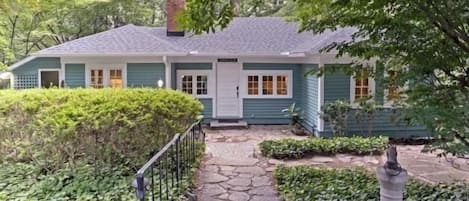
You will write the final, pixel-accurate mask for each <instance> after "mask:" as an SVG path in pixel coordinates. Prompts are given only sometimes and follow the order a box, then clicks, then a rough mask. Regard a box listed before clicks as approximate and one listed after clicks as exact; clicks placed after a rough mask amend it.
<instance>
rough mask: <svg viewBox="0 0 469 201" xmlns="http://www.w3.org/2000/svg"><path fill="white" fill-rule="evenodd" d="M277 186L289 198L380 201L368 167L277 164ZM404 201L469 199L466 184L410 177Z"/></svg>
mask: <svg viewBox="0 0 469 201" xmlns="http://www.w3.org/2000/svg"><path fill="white" fill-rule="evenodd" d="M274 177H275V179H276V180H277V187H278V189H279V191H280V194H281V195H282V196H283V197H284V198H285V199H286V200H304V201H313V200H350V201H352V200H379V184H378V181H377V180H376V178H375V176H374V175H372V174H371V173H370V172H368V171H367V170H365V169H362V168H355V169H326V168H318V167H312V166H295V167H286V166H278V167H277V168H276V169H275V171H274ZM404 197H405V200H412V201H413V200H415V201H417V200H428V201H430V200H454V201H457V200H467V198H468V197H469V186H468V185H467V184H452V185H444V184H438V185H430V184H425V183H421V182H417V181H414V180H411V181H409V182H408V184H407V186H406V191H405V194H404Z"/></svg>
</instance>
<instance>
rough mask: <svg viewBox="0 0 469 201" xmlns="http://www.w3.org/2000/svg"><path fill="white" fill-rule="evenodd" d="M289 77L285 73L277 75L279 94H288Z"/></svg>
mask: <svg viewBox="0 0 469 201" xmlns="http://www.w3.org/2000/svg"><path fill="white" fill-rule="evenodd" d="M287 83H288V78H287V76H285V75H278V76H277V95H287V93H288V86H287Z"/></svg>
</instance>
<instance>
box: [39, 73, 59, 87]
mask: <svg viewBox="0 0 469 201" xmlns="http://www.w3.org/2000/svg"><path fill="white" fill-rule="evenodd" d="M59 82H60V79H59V70H40V71H39V84H40V86H41V88H51V87H59Z"/></svg>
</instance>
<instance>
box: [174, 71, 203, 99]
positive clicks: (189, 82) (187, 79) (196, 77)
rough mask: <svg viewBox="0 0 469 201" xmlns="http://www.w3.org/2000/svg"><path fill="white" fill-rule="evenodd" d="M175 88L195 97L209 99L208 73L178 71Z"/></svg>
mask: <svg viewBox="0 0 469 201" xmlns="http://www.w3.org/2000/svg"><path fill="white" fill-rule="evenodd" d="M176 75H177V77H178V80H177V88H178V89H179V90H181V91H182V92H185V93H187V94H191V95H193V96H197V97H202V98H203V97H209V96H210V95H211V92H210V71H205V70H178V71H177V74H176Z"/></svg>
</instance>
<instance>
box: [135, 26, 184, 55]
mask: <svg viewBox="0 0 469 201" xmlns="http://www.w3.org/2000/svg"><path fill="white" fill-rule="evenodd" d="M132 26H134V27H136V28H137V29H136V30H137V31H138V32H140V33H142V34H145V35H148V36H150V37H152V38H154V39H156V40H158V41H160V42H162V43H164V44H165V45H168V46H170V47H171V48H173V49H174V50H176V51H185V49H183V48H181V47H178V46H176V45H174V44H172V43H170V42H169V41H167V40H164V39H162V38H160V37H157V36H155V35H153V34H150V33H148V32H146V31H142V30H140V28H142V27H143V28H151V27H146V26H135V25H133V24H132Z"/></svg>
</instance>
